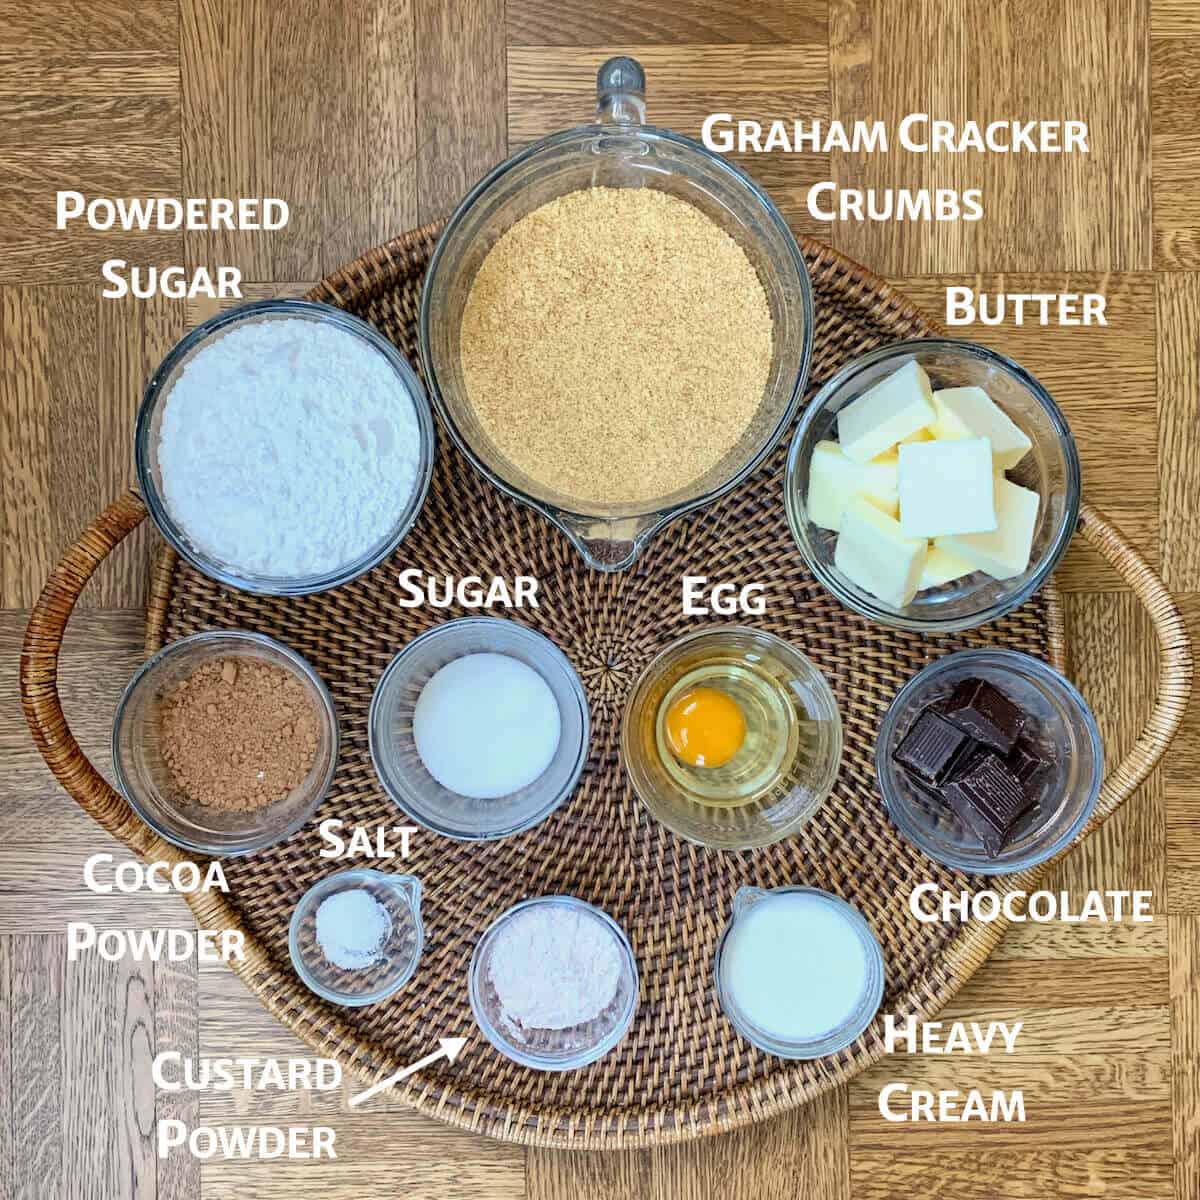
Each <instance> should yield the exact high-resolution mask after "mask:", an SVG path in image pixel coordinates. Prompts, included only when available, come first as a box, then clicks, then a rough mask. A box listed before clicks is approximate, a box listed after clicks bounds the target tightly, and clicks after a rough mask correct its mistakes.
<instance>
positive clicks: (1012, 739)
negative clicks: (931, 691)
mask: <svg viewBox="0 0 1200 1200" xmlns="http://www.w3.org/2000/svg"><path fill="white" fill-rule="evenodd" d="M942 713H943V714H944V715H945V717H946V719H947V720H948V721H950V722H951V723H952V724H954V725H957V726H958V728H959V729H961V730H962V731H963V732H964V733H969V734H970V735H971V737H973V738H974V739H975V740H976V741H977V742H979V743H980V744H981V745H984V746H987V747H988V748H989V749H990V750H995V751H996V753H997V754H1001V755H1004V754H1007V753H1008V752H1009V751H1010V750H1011V749H1012V748H1013V745H1014V744H1015V743H1016V740H1017V738H1018V737H1020V735H1021V730H1022V729H1024V728H1025V714H1024V713H1023V712H1022V711H1021V710H1020V709H1019V708H1018V707H1017V706H1016V705H1015V704H1014V703H1013V702H1012V701H1011V700H1010V699H1009V698H1008V697H1007V696H1006V695H1005V694H1004V693H1003V692H1002V691H1000V689H999V688H995V687H993V686H992V685H991V684H990V683H988V682H987V680H986V679H964V680H963V681H962V682H961V683H960V684H959V685H958V687H956V688H955V689H954V691H953V693H952V694H951V696H950V699H949V700H947V701H946V702H945V704H943V705H942Z"/></svg>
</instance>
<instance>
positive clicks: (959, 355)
mask: <svg viewBox="0 0 1200 1200" xmlns="http://www.w3.org/2000/svg"><path fill="white" fill-rule="evenodd" d="M910 358H915V359H916V360H917V362H918V363H919V364H920V365H921V366H922V367H923V368H924V369H925V371H926V372H927V373H928V375H929V379H930V382H931V383H932V385H933V388H934V390H935V391H936V390H937V389H939V388H945V387H964V386H968V385H975V386H978V387H982V388H983V389H984V390H985V391H986V392H987V393H988V395H989V396H990V397H991V398H992V400H993V401H995V403H996V404H997V405H998V406H999V407H1000V408H1002V409H1003V410H1004V411H1005V412H1006V413H1007V414H1008V416H1009V417H1010V418H1011V419H1012V420H1013V421H1014V422H1015V423H1016V424H1017V425H1019V426H1020V427H1021V429H1022V430H1024V432H1025V434H1026V435H1027V436H1028V438H1029V439H1030V441H1031V442H1032V443H1033V447H1032V449H1031V450H1030V451H1029V453H1028V454H1026V456H1025V457H1024V459H1022V461H1021V462H1020V463H1018V464H1017V466H1016V467H1015V468H1014V469H1013V470H1012V471H1010V472H1009V473H1008V475H1009V478H1010V479H1012V481H1013V482H1014V483H1017V484H1020V485H1021V486H1022V487H1027V488H1030V489H1032V490H1034V491H1036V492H1038V493H1039V495H1040V496H1041V498H1042V503H1041V507H1040V509H1039V511H1038V521H1037V528H1036V529H1035V530H1034V536H1033V549H1032V552H1031V555H1030V560H1029V566H1028V567H1027V568H1026V570H1025V571H1024V572H1023V573H1022V574H1020V575H1017V576H1015V577H1013V578H1012V579H1004V580H998V579H992V578H991V577H990V576H988V575H985V574H983V573H982V572H976V573H975V574H973V575H969V576H966V577H965V578H963V579H960V580H957V581H955V582H954V583H951V584H946V585H945V586H943V587H941V588H936V589H930V590H929V591H925V592H918V593H917V595H916V597H915V599H914V600H913V602H912V603H911V604H909V605H906V606H905V607H904V608H897V607H895V606H894V605H891V604H887V603H886V602H884V601H882V600H879V599H877V598H876V597H875V596H872V595H871V594H870V593H868V592H865V591H863V589H862V588H860V587H858V586H857V585H856V584H854V583H851V582H850V580H849V579H847V578H846V577H845V575H843V574H842V572H841V571H839V570H838V568H837V567H836V566H835V565H834V560H833V558H834V550H835V548H836V545H837V534H836V533H834V532H833V531H831V530H828V529H821V528H820V527H818V526H817V525H814V524H813V522H812V521H811V520H810V519H809V516H808V511H807V508H806V504H807V497H808V473H809V464H810V462H811V460H812V453H813V449H814V447H815V446H816V445H817V443H818V442H821V441H825V440H830V441H836V440H837V414H838V413H839V412H840V411H841V409H843V408H844V407H845V406H846V405H847V404H849V403H850V402H851V401H852V400H856V399H857V398H858V397H859V396H860V395H862V393H863V392H865V391H866V390H867V389H868V388H870V387H871V386H873V385H874V384H875V383H877V382H878V381H879V380H880V379H883V378H884V377H885V376H887V375H890V374H891V373H892V372H893V371H895V370H897V369H898V368H899V367H900V366H901V365H902V364H903V363H904V362H905V361H906V360H908V359H910ZM1079 498H1080V475H1079V454H1078V452H1077V451H1076V449H1075V439H1074V438H1073V437H1072V436H1071V430H1070V428H1069V427H1068V426H1067V422H1066V418H1065V417H1064V416H1063V414H1062V412H1061V411H1060V410H1059V407H1058V405H1057V404H1056V403H1055V402H1054V399H1053V398H1052V397H1051V395H1050V393H1049V392H1047V391H1046V389H1045V388H1044V387H1042V385H1041V384H1040V383H1039V382H1038V381H1037V380H1036V379H1035V378H1034V377H1033V376H1032V375H1031V374H1030V373H1029V372H1028V371H1026V370H1025V369H1024V368H1023V367H1020V366H1018V365H1017V364H1016V363H1015V362H1013V361H1012V360H1011V359H1009V358H1005V356H1004V355H1003V354H998V353H997V352H996V351H995V350H989V349H988V348H987V347H986V346H978V345H975V344H974V343H972V342H960V341H954V340H952V339H948V338H920V339H914V340H912V341H906V342H892V343H890V344H889V345H886V346H881V347H880V348H879V349H878V350H873V351H871V353H869V354H864V355H863V356H862V357H861V358H856V359H854V361H853V362H850V363H848V364H847V365H846V366H844V367H843V368H842V369H841V370H840V371H839V372H838V373H837V374H836V375H834V376H833V378H832V379H830V380H829V382H828V383H826V384H825V386H824V387H823V388H821V390H820V391H819V392H818V393H817V394H816V396H815V397H814V398H813V399H812V401H811V402H810V403H809V405H808V407H807V408H806V409H805V410H804V414H803V415H802V416H801V418H800V422H799V424H798V425H797V427H796V432H795V435H794V436H793V438H792V445H791V449H790V451H789V453H788V460H787V470H786V473H785V476H784V503H785V506H786V508H787V517H788V524H789V525H790V526H791V529H792V536H793V537H794V538H795V539H796V545H797V546H798V547H799V548H800V552H801V554H803V555H804V558H805V561H806V562H807V563H808V567H809V570H810V571H812V573H813V574H814V575H815V576H816V577H817V579H819V580H820V581H821V583H823V584H824V585H825V587H826V588H828V589H829V591H831V592H832V593H833V594H834V596H835V597H837V599H838V600H839V601H840V602H841V603H842V604H844V605H845V606H846V607H847V608H849V609H852V610H853V611H854V612H857V613H861V614H862V615H863V616H864V617H870V618H871V619H872V620H874V621H878V622H879V623H880V624H882V625H892V626H895V627H896V628H899V629H912V630H917V631H918V632H920V631H926V632H935V631H941V632H951V631H954V630H960V629H970V628H973V627H974V626H976V625H983V624H985V623H986V622H988V621H994V620H995V619H996V618H997V617H1002V616H1003V615H1004V614H1005V613H1007V612H1011V611H1012V610H1013V609H1014V608H1017V607H1018V606H1019V605H1021V604H1024V603H1025V601H1026V600H1028V599H1029V597H1030V596H1032V595H1033V594H1034V592H1036V591H1037V590H1038V588H1039V587H1041V586H1042V584H1043V583H1044V582H1045V581H1046V580H1047V579H1048V578H1049V577H1050V575H1051V573H1052V572H1053V571H1054V568H1055V567H1056V566H1057V565H1058V562H1059V560H1060V559H1061V558H1062V556H1063V554H1064V553H1065V552H1066V549H1067V545H1068V543H1069V542H1070V540H1071V535H1072V534H1073V533H1074V532H1075V525H1076V521H1077V520H1078V517H1079Z"/></svg>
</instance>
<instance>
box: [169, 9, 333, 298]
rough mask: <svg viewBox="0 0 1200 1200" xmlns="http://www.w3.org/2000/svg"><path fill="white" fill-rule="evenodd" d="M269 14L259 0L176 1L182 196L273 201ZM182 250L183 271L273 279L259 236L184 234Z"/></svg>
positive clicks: (296, 98)
mask: <svg viewBox="0 0 1200 1200" xmlns="http://www.w3.org/2000/svg"><path fill="white" fill-rule="evenodd" d="M269 14H270V9H269V8H268V7H267V6H266V5H265V4H264V3H263V0H246V2H243V0H181V3H180V5H179V56H180V87H181V91H182V102H183V107H182V121H181V126H182V142H183V148H184V154H183V190H184V192H185V193H186V194H187V195H189V196H229V197H234V196H268V195H271V194H272V192H271V190H270V180H271V175H270V166H271V132H272V130H271V101H270V88H271V83H272V76H271V61H270V47H269V35H270V25H269ZM316 83H317V81H316V80H315V79H313V80H311V81H310V86H311V87H312V88H314V89H315V87H316ZM303 96H304V93H303V92H302V93H300V94H299V95H289V96H288V98H287V102H288V104H289V105H291V104H300V103H301V102H302V100H303ZM283 199H285V200H288V201H289V202H290V201H291V200H292V199H293V198H292V197H288V196H284V197H283ZM297 220H298V217H293V224H292V226H291V228H292V230H294V229H295V228H296V223H297ZM186 251H187V261H188V264H189V266H195V265H197V264H204V265H209V266H218V265H221V266H232V267H237V268H238V269H239V270H240V271H241V272H242V275H243V277H244V278H246V279H272V278H273V277H274V275H273V266H272V262H271V252H270V251H271V247H270V242H269V239H268V238H267V237H265V236H264V234H263V233H262V232H261V231H259V232H251V231H245V230H226V229H216V230H204V231H193V232H189V233H188V234H187V235H186Z"/></svg>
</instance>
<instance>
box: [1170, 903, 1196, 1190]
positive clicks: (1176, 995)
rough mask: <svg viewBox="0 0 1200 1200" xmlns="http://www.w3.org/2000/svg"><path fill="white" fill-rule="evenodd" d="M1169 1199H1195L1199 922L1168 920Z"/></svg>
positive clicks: (1190, 918) (1194, 919) (1189, 918)
mask: <svg viewBox="0 0 1200 1200" xmlns="http://www.w3.org/2000/svg"><path fill="white" fill-rule="evenodd" d="M1171 1029H1172V1056H1171V1066H1172V1076H1171V1077H1172V1086H1173V1090H1174V1097H1175V1115H1174V1121H1173V1125H1172V1128H1173V1130H1174V1154H1175V1195H1176V1196H1177V1197H1179V1200H1184V1198H1185V1197H1188V1196H1200V1123H1198V1122H1197V1120H1196V1115H1197V1113H1200V918H1196V917H1172V918H1171Z"/></svg>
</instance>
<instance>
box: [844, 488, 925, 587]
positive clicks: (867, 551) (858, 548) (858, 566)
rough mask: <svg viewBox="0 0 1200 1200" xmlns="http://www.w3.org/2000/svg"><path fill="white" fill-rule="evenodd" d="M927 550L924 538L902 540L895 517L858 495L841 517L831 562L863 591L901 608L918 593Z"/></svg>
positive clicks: (905, 538)
mask: <svg viewBox="0 0 1200 1200" xmlns="http://www.w3.org/2000/svg"><path fill="white" fill-rule="evenodd" d="M928 551H929V543H928V542H927V541H925V539H924V538H908V537H905V536H904V534H903V533H902V532H901V531H900V523H899V522H898V521H897V520H895V518H893V517H889V516H888V515H887V513H885V512H880V511H879V509H878V508H876V507H875V505H873V504H872V503H871V502H870V501H869V500H864V499H863V498H862V497H861V496H859V497H858V498H857V499H855V500H852V501H851V502H850V505H849V507H848V508H847V509H846V511H845V513H844V514H843V515H842V532H841V536H840V537H839V538H838V540H837V549H836V551H835V552H834V556H833V562H834V566H836V567H837V569H838V570H839V571H841V573H842V574H843V575H845V576H846V578H847V579H849V580H850V581H851V582H852V583H856V584H857V585H858V586H859V587H860V588H862V589H863V591H865V592H870V594H871V595H872V596H874V597H876V599H879V600H882V601H883V602H884V603H885V604H891V605H894V606H895V607H897V608H903V607H904V606H905V605H906V604H911V603H912V598H913V597H914V596H915V595H916V594H917V585H918V583H919V582H920V579H921V572H922V570H924V568H925V557H926V555H927V554H928Z"/></svg>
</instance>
